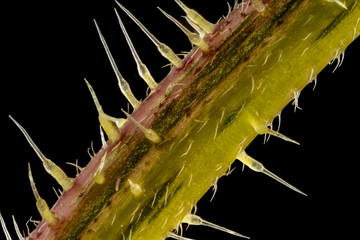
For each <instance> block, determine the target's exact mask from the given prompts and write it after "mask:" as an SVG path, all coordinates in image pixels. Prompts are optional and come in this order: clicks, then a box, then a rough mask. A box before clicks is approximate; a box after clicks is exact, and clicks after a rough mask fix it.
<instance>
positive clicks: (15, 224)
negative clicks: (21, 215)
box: [12, 215, 25, 240]
mask: <svg viewBox="0 0 360 240" xmlns="http://www.w3.org/2000/svg"><path fill="white" fill-rule="evenodd" d="M12 219H13V224H14V228H15V232H16V235H17V236H18V238H19V240H25V238H24V237H23V236H22V235H21V233H20V230H19V226H18V224H17V223H16V220H15V217H14V215H12Z"/></svg>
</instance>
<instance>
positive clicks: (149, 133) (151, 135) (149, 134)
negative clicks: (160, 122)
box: [122, 110, 162, 143]
mask: <svg viewBox="0 0 360 240" xmlns="http://www.w3.org/2000/svg"><path fill="white" fill-rule="evenodd" d="M122 111H123V112H124V113H125V115H126V116H127V118H128V119H130V120H131V121H132V122H133V123H134V124H135V125H136V126H137V127H138V128H139V129H140V130H141V131H142V132H143V133H144V134H145V137H146V138H147V139H149V140H150V141H152V142H153V143H160V142H161V141H162V138H161V137H160V136H159V135H158V134H157V133H156V132H155V131H154V130H152V129H150V128H146V127H144V126H143V125H141V123H139V122H138V121H136V120H135V119H134V118H133V117H132V116H131V115H130V114H128V113H127V112H125V111H124V110H122Z"/></svg>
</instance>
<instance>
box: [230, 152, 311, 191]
mask: <svg viewBox="0 0 360 240" xmlns="http://www.w3.org/2000/svg"><path fill="white" fill-rule="evenodd" d="M236 158H237V159H238V160H239V161H241V162H242V163H243V164H245V165H246V166H248V167H249V168H250V169H251V170H253V171H255V172H261V173H264V174H265V175H267V176H269V177H271V178H272V179H275V180H276V181H278V182H279V183H281V184H283V185H285V186H286V187H288V188H290V189H292V190H294V191H295V192H298V193H300V194H302V195H304V196H307V195H306V194H305V193H303V192H302V191H300V190H299V189H297V188H296V187H294V186H293V185H291V184H289V183H287V182H285V181H284V180H283V179H281V178H280V177H278V176H277V175H275V174H273V173H272V172H270V171H269V170H267V169H266V168H265V167H264V165H263V164H262V163H260V162H259V161H257V160H255V159H254V158H252V157H250V156H249V155H247V154H246V153H245V151H242V152H241V153H239V154H238V155H237V157H236Z"/></svg>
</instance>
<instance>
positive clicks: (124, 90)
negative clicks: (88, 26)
mask: <svg viewBox="0 0 360 240" xmlns="http://www.w3.org/2000/svg"><path fill="white" fill-rule="evenodd" d="M94 23H95V26H96V30H97V32H98V34H99V37H100V40H101V42H102V44H103V46H104V48H105V51H106V55H107V56H108V58H109V61H110V63H111V66H112V68H113V70H114V72H115V75H116V78H117V80H118V84H119V87H120V90H121V92H122V94H123V95H124V96H125V97H126V99H127V100H128V101H129V102H130V104H131V106H132V107H133V108H134V109H136V108H137V107H139V105H140V101H138V100H137V99H136V97H135V96H134V94H133V93H132V91H131V89H130V86H129V84H128V83H127V81H126V80H125V79H124V78H123V76H122V75H121V73H120V71H119V69H118V67H117V65H116V63H115V60H114V58H113V56H112V54H111V52H110V49H109V47H108V45H107V43H106V41H105V38H104V36H103V35H102V34H101V31H100V28H99V26H98V25H97V23H96V21H95V20H94Z"/></svg>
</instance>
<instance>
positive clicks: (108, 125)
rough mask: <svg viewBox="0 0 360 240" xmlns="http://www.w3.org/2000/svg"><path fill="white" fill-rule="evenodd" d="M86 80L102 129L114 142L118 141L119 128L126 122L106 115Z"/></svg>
mask: <svg viewBox="0 0 360 240" xmlns="http://www.w3.org/2000/svg"><path fill="white" fill-rule="evenodd" d="M84 80H85V82H86V85H87V87H88V88H89V91H90V94H91V97H92V99H93V101H94V103H95V106H96V109H97V111H98V114H99V122H100V124H101V126H102V128H103V129H104V131H105V132H106V135H107V136H108V138H109V139H110V140H112V141H114V140H116V139H118V137H119V128H120V127H121V126H122V125H123V124H124V123H125V121H126V120H125V119H123V118H114V117H111V116H109V115H107V114H106V113H104V111H103V109H102V107H101V105H100V102H99V100H98V98H97V96H96V94H95V91H94V89H93V88H92V86H91V85H90V83H89V82H88V81H87V80H86V79H84Z"/></svg>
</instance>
